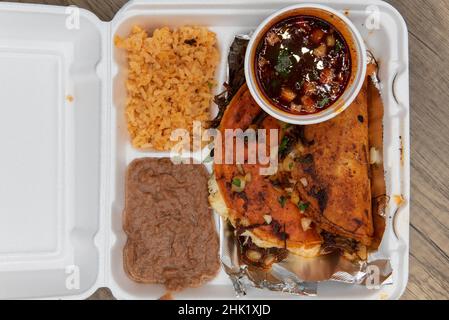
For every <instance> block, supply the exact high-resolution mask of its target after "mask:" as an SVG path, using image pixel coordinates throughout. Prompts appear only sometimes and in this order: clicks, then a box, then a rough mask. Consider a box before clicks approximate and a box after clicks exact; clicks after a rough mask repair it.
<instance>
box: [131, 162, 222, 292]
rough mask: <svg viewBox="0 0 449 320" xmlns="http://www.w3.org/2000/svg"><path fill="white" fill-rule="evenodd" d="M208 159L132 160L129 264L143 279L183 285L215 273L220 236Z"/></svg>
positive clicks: (170, 287) (202, 280) (176, 288)
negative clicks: (210, 194)
mask: <svg viewBox="0 0 449 320" xmlns="http://www.w3.org/2000/svg"><path fill="white" fill-rule="evenodd" d="M208 178H209V174H208V172H207V171H206V168H205V167H204V166H203V165H187V164H181V165H175V164H173V163H172V162H171V161H170V159H151V158H143V159H138V160H135V161H133V162H132V163H131V164H130V165H129V167H128V172H127V178H126V205H125V211H124V224H123V227H124V230H125V232H126V234H127V235H128V241H127V244H126V246H125V249H124V268H125V270H126V272H127V273H128V275H129V277H130V278H131V279H133V280H134V281H137V282H140V283H155V284H163V285H165V287H166V288H167V289H168V290H171V291H179V290H182V289H184V288H188V287H198V286H201V285H202V284H204V283H205V282H207V281H209V280H211V279H213V278H214V277H215V276H216V274H217V273H218V270H219V268H220V261H219V257H218V247H219V242H218V241H219V240H218V235H217V232H216V229H215V224H214V221H213V218H212V213H211V210H210V208H209V204H208V188H207V181H208Z"/></svg>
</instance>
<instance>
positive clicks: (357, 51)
mask: <svg viewBox="0 0 449 320" xmlns="http://www.w3.org/2000/svg"><path fill="white" fill-rule="evenodd" d="M301 15H306V16H315V17H318V18H321V19H323V20H325V21H327V22H329V23H330V24H332V25H333V26H334V27H335V28H336V29H337V30H338V31H339V32H340V33H341V34H342V36H343V38H344V39H345V41H346V43H347V44H348V46H349V52H350V54H351V76H350V79H349V81H348V85H347V87H346V89H345V91H344V92H343V94H342V95H341V96H340V97H339V99H338V100H337V101H335V102H334V103H333V104H332V105H331V106H329V107H328V108H326V109H324V110H322V111H320V112H318V113H314V114H308V115H298V114H291V113H288V112H286V111H283V110H281V109H280V108H279V107H277V106H276V105H275V104H274V103H273V102H272V101H271V100H270V99H269V98H267V97H266V95H265V94H264V93H263V88H261V87H260V85H259V83H258V81H257V76H256V69H255V67H256V65H255V58H256V51H257V46H258V45H259V43H260V41H261V40H262V39H263V38H264V36H265V34H266V33H267V32H268V30H269V29H270V28H271V27H273V26H274V25H275V24H277V23H279V22H281V21H283V20H285V19H288V18H291V17H295V16H301ZM366 68H367V56H366V46H365V43H364V41H363V38H362V36H361V35H360V33H359V31H358V30H357V28H356V27H355V26H354V24H353V23H352V22H351V21H350V20H349V19H348V18H347V17H346V16H345V15H344V14H342V13H340V12H339V11H337V10H334V9H332V8H330V7H327V6H323V5H317V4H299V5H293V6H290V7H286V8H284V9H282V10H280V11H277V12H276V13H274V14H272V15H271V16H269V17H268V18H267V19H265V20H264V21H263V22H262V23H261V24H260V25H259V27H258V28H257V29H256V31H255V32H254V34H253V35H252V37H251V41H250V42H249V44H248V49H247V51H246V56H245V76H246V82H247V84H248V88H249V90H250V92H251V95H252V96H253V98H254V99H255V101H256V102H257V103H258V104H259V106H260V107H261V108H262V109H263V110H264V111H265V112H267V113H268V114H269V115H271V116H272V117H274V118H276V119H279V120H281V121H283V122H286V123H291V124H297V125H310V124H316V123H320V122H324V121H327V120H329V119H332V118H334V117H335V116H337V115H338V114H340V113H341V112H343V111H344V110H346V109H347V108H348V107H349V106H350V105H351V103H352V102H353V101H354V100H355V98H356V97H357V95H358V94H359V92H360V90H361V88H362V86H363V83H364V81H365V76H366Z"/></svg>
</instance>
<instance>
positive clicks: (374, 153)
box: [369, 147, 381, 164]
mask: <svg viewBox="0 0 449 320" xmlns="http://www.w3.org/2000/svg"><path fill="white" fill-rule="evenodd" d="M369 159H370V160H369V163H370V164H380V163H381V156H380V152H379V150H377V149H376V148H374V147H371V149H370V151H369Z"/></svg>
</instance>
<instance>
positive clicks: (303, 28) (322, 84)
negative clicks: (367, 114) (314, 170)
mask: <svg viewBox="0 0 449 320" xmlns="http://www.w3.org/2000/svg"><path fill="white" fill-rule="evenodd" d="M255 68H256V75H257V81H258V83H259V87H261V88H262V89H263V90H262V91H264V94H265V96H266V97H267V98H268V99H269V100H271V101H272V102H273V104H274V105H275V106H277V107H278V108H279V109H281V110H284V111H286V112H288V113H292V114H301V115H305V114H313V113H317V112H320V111H322V110H324V109H327V108H329V107H330V106H331V105H332V104H333V103H334V102H335V101H337V100H338V98H340V96H341V95H342V94H343V92H344V91H345V89H346V87H347V85H348V82H349V78H350V75H351V55H350V53H349V47H348V44H347V43H346V41H345V39H344V38H343V36H342V35H341V33H340V32H339V31H338V30H337V29H336V28H335V27H334V26H333V25H331V24H330V23H329V22H327V21H325V20H322V19H320V18H317V17H312V16H296V17H291V18H288V19H286V20H283V21H281V22H279V23H277V24H276V25H274V26H273V27H271V28H270V29H269V30H268V32H267V33H266V34H265V36H264V37H263V38H262V40H261V42H260V44H259V46H258V48H257V51H256V61H255Z"/></svg>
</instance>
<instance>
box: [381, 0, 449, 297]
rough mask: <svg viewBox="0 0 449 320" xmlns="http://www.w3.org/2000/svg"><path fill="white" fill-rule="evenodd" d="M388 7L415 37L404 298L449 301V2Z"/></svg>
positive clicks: (398, 2)
mask: <svg viewBox="0 0 449 320" xmlns="http://www.w3.org/2000/svg"><path fill="white" fill-rule="evenodd" d="M388 2H390V3H391V4H393V5H394V6H395V7H396V8H397V9H398V10H399V11H400V12H402V14H403V15H404V17H405V19H406V20H407V22H408V27H409V33H410V38H409V39H410V67H411V83H410V92H411V122H412V130H411V139H412V146H411V148H412V150H411V154H412V164H411V174H412V179H411V181H412V199H411V207H412V209H411V223H412V228H411V257H410V280H409V285H408V288H407V291H406V293H405V294H404V296H403V299H449V290H448V283H449V278H448V276H449V263H448V254H449V228H448V226H449V209H448V208H449V197H448V196H449V183H448V181H449V141H448V138H447V137H448V136H449V127H448V125H447V121H448V120H449V107H448V101H449V90H448V83H449V68H448V62H447V58H446V57H447V56H448V55H449V40H448V30H449V21H448V20H447V18H446V17H447V16H449V2H448V1H443V0H432V1H409V0H408V1H403V0H391V1H388Z"/></svg>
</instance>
